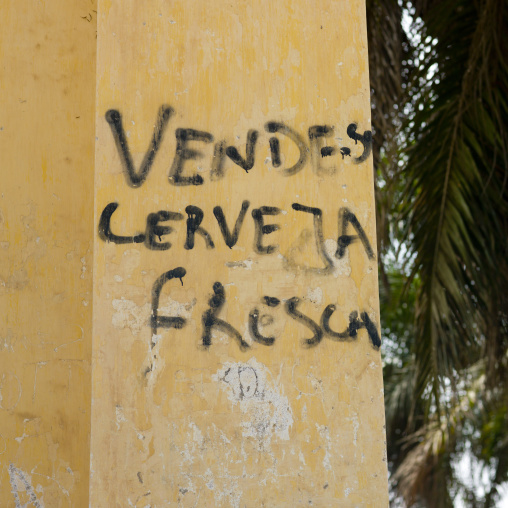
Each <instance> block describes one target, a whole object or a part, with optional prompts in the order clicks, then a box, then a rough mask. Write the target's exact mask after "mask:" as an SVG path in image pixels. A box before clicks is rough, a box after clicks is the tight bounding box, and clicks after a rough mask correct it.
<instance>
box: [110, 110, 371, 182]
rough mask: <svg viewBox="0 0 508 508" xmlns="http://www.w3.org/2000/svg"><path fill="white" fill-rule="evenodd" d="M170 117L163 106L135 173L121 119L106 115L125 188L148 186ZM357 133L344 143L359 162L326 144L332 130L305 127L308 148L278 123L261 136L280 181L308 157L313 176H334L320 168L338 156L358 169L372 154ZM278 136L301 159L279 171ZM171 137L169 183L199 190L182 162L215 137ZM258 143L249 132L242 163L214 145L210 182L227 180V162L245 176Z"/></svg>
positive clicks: (184, 133)
mask: <svg viewBox="0 0 508 508" xmlns="http://www.w3.org/2000/svg"><path fill="white" fill-rule="evenodd" d="M173 114H174V110H173V108H172V107H170V106H167V105H162V106H161V107H160V108H159V111H158V114H157V119H156V122H155V126H154V131H153V135H152V139H151V141H150V145H149V147H148V150H147V151H146V153H145V156H144V158H143V161H142V162H141V164H140V167H139V169H138V170H136V169H135V167H134V163H133V160H132V155H131V152H130V149H129V144H128V142H127V135H126V133H125V130H124V127H123V122H122V115H121V113H120V112H119V111H118V110H116V109H110V110H108V111H107V112H106V121H107V122H108V124H109V126H110V128H111V132H112V133H113V137H114V139H115V144H116V147H117V150H118V153H119V156H120V161H121V164H122V168H123V171H124V175H125V179H126V181H127V184H128V185H129V186H131V187H140V186H141V185H142V184H143V183H144V181H145V180H146V178H147V176H148V173H149V172H150V169H151V167H152V164H153V161H154V159H155V156H156V155H157V152H158V150H159V148H160V146H161V143H162V140H163V137H164V133H165V131H166V128H167V126H168V122H169V120H170V118H171V117H172V116H173ZM357 129H358V126H357V124H356V123H350V124H349V125H348V126H347V129H346V132H347V135H348V137H349V138H350V139H352V140H353V141H354V142H355V144H358V142H360V143H361V144H362V145H363V152H362V153H361V154H360V155H359V156H358V157H353V156H352V155H351V148H349V147H347V146H334V145H332V144H329V143H330V142H331V141H332V138H333V137H334V127H333V126H331V125H312V126H311V127H309V129H308V133H307V138H308V142H307V140H306V139H305V138H304V136H302V135H301V134H299V133H298V132H296V131H295V130H294V129H292V128H291V127H289V126H288V125H286V124H284V123H282V122H267V123H265V125H264V130H265V131H266V132H267V133H269V134H272V136H271V137H270V138H269V140H268V143H269V147H270V153H271V161H272V165H273V167H274V168H277V169H279V171H280V173H281V174H282V175H284V176H292V175H296V174H297V173H298V172H300V171H301V170H302V169H303V168H304V166H305V165H306V164H307V161H308V160H309V155H310V159H311V161H312V166H313V170H314V172H315V173H317V174H318V175H330V174H333V173H335V171H336V168H335V167H327V168H325V167H323V165H322V164H321V159H322V158H325V157H331V156H333V155H335V154H340V156H341V157H342V159H344V157H352V161H353V163H354V164H360V163H361V162H363V161H365V160H366V159H367V158H368V157H369V155H370V153H371V151H372V132H371V131H369V130H367V131H365V132H364V133H363V134H360V133H358V132H357ZM277 136H279V137H277ZM281 136H283V137H286V138H288V139H289V140H291V141H292V143H294V145H295V146H296V148H297V150H298V154H299V157H298V160H297V161H295V162H294V164H293V165H291V166H288V167H281V166H282V162H281V160H282V157H281V150H280V141H279V138H280V137H281ZM175 137H176V151H175V155H174V158H173V162H172V164H171V166H170V169H169V173H168V180H169V183H170V184H172V185H176V186H185V185H203V183H204V180H203V177H202V176H201V175H199V174H198V173H194V174H187V171H186V168H185V164H186V161H189V160H196V159H200V158H203V157H204V154H203V153H202V152H201V151H199V150H197V149H196V143H202V144H203V143H204V144H210V143H213V142H214V141H215V140H214V136H213V134H211V133H210V132H205V131H200V130H196V129H190V128H177V129H176V130H175ZM258 138H259V131H258V130H256V129H250V130H249V131H248V132H247V136H246V145H245V157H244V156H242V155H241V154H240V151H239V150H238V148H237V147H235V146H232V145H228V143H227V141H226V140H224V139H223V140H219V141H216V142H215V143H214V145H213V146H214V149H213V156H212V158H211V162H210V180H212V181H213V180H220V179H221V178H223V177H224V176H225V162H226V160H227V159H229V160H231V161H232V162H233V163H234V164H235V165H237V166H238V167H240V168H242V169H243V170H244V171H245V172H246V173H248V172H249V171H250V170H251V169H253V167H254V163H255V159H256V147H257V143H258ZM325 142H326V143H327V144H326V146H324V143H325ZM190 171H191V170H190Z"/></svg>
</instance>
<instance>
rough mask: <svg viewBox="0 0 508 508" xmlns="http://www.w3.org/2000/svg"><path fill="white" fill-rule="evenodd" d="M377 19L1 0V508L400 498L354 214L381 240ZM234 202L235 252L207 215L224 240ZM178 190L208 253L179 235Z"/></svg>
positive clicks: (327, 8)
mask: <svg viewBox="0 0 508 508" xmlns="http://www.w3.org/2000/svg"><path fill="white" fill-rule="evenodd" d="M364 8H365V7H364V3H363V2H362V1H360V0H354V1H345V0H337V1H334V2H332V1H329V0H326V1H323V2H321V3H319V4H318V5H317V4H315V3H313V2H306V1H303V0H298V1H293V2H289V3H286V2H280V1H270V2H269V1H267V0H263V1H260V2H243V1H242V2H234V3H233V2H225V1H223V0H217V1H215V2H207V3H205V2H202V1H195V2H188V1H174V2H167V1H162V0H151V1H148V0H138V1H133V0H125V1H122V2H112V1H106V0H103V1H102V2H101V3H100V5H99V8H98V9H97V7H96V5H95V0H92V1H90V0H87V1H85V0H80V1H76V2H64V1H62V0H45V1H44V0H40V1H35V2H27V1H26V0H18V1H17V2H11V1H6V2H3V4H2V18H3V20H2V30H1V31H0V66H1V67H0V72H1V79H0V91H1V98H0V157H1V158H0V164H1V166H0V167H1V177H2V184H1V189H0V308H1V309H2V313H1V317H0V506H2V507H3V506H6V507H18V506H35V507H38V506H40V507H43V506H45V507H60V506H72V507H75V506H80V507H81V506H88V505H89V504H90V506H93V507H110V506H119V507H124V506H143V507H146V506H152V507H155V506H167V505H178V506H277V507H279V506H281V507H282V506H291V507H292V506H300V505H305V506H309V505H313V506H376V507H377V506H386V505H387V478H386V460H385V444H384V425H383V424H384V407H383V395H382V374H381V359H380V353H379V349H378V348H377V347H375V344H374V343H375V342H376V332H372V329H371V330H370V332H369V333H368V331H367V329H366V328H365V326H364V325H365V323H367V322H372V326H374V327H375V328H377V331H379V308H378V297H377V271H376V260H375V256H374V255H375V253H373V255H369V250H368V249H367V248H366V246H365V244H364V243H363V242H362V241H361V240H360V239H358V238H356V236H358V231H356V230H355V227H354V224H352V223H351V221H350V222H349V224H347V230H346V231H343V232H342V222H341V221H342V220H343V218H344V213H345V210H346V209H347V210H348V211H349V212H351V213H352V214H354V217H356V218H357V220H358V221H359V223H360V224H361V225H362V226H363V228H364V230H365V234H366V237H367V239H368V241H369V242H370V245H371V246H372V248H373V249H374V250H375V244H376V242H375V223H374V220H375V214H374V206H373V204H374V203H373V182H372V162H371V157H370V156H369V153H368V149H365V146H366V147H368V146H369V141H368V138H369V137H368V131H369V129H370V112H369V108H370V106H369V86H368V67H367V48H366V33H365V12H364ZM97 10H99V15H98V19H97V13H96V11H97ZM96 37H97V38H96ZM96 51H97V61H96ZM96 62H97V71H98V72H97V75H96V73H95V71H96ZM161 108H162V109H161ZM170 108H171V109H170ZM108 111H109V113H108ZM158 111H166V115H167V116H168V117H169V118H166V119H164V120H161V119H160V118H159V119H158V117H157V113H158ZM117 112H118V113H117ZM119 114H120V115H121V117H122V129H123V132H124V134H125V139H124V140H119V139H116V141H115V135H114V133H115V132H116V131H115V129H116V128H117V127H118V125H119V124H118V122H119V116H118V115H119ZM166 120H167V123H164V122H165V121H166ZM157 123H159V126H162V127H161V130H162V131H163V132H162V135H161V137H160V144H159V146H158V149H157V150H156V153H155V157H154V158H153V164H152V165H151V166H150V168H149V171H148V173H147V175H146V179H145V180H144V181H138V182H134V184H133V182H132V181H131V182H130V185H129V181H130V180H129V177H128V174H127V172H126V170H125V161H122V150H124V148H125V150H127V145H128V151H129V153H130V154H131V155H132V160H133V167H134V168H135V171H139V168H140V166H141V165H142V163H143V162H142V161H143V160H144V158H145V154H146V152H147V148H148V147H149V146H150V142H151V139H152V138H153V137H154V125H155V124H157ZM162 124H164V125H162ZM275 124H279V131H280V132H278V133H273V132H269V131H270V130H274V128H273V127H274V126H275ZM281 124H283V125H285V126H287V127H288V128H289V129H290V130H287V129H286V130H284V129H282V130H281V128H280V125H281ZM115 125H116V126H117V127H115ZM270 125H271V126H270ZM316 125H317V126H323V125H327V126H329V127H333V131H332V130H330V131H329V132H330V136H329V137H319V136H318V138H314V139H310V137H312V136H310V137H309V128H310V127H312V126H316ZM352 125H355V126H356V128H353V129H352V130H351V126H352ZM348 127H349V130H348ZM177 129H193V130H194V131H201V132H202V133H208V134H201V135H199V133H196V132H187V145H186V146H183V145H182V146H181V147H180V148H182V149H184V150H185V149H187V150H197V151H199V152H201V153H202V158H198V159H194V158H193V157H194V155H193V154H192V153H191V152H188V151H187V152H185V151H184V152H181V151H180V155H182V153H183V156H184V157H185V156H186V155H187V156H188V157H190V159H189V160H186V161H183V162H182V173H181V175H180V176H183V177H184V178H185V177H193V178H194V181H195V183H197V184H198V185H175V184H177V183H179V182H178V174H177V173H178V172H176V173H175V168H176V166H177V164H176V163H175V156H176V154H177V133H180V134H181V133H182V131H177ZM355 129H356V130H355ZM253 130H255V131H257V132H258V138H257V142H256V143H255V148H254V150H253V161H252V167H250V169H248V172H246V171H245V170H244V169H242V168H241V167H240V166H239V165H238V164H236V163H235V162H234V161H233V160H232V158H231V157H233V158H234V156H233V155H231V154H232V152H231V150H230V151H229V154H230V155H231V157H230V155H228V154H227V153H226V151H225V148H226V147H228V146H229V147H236V148H237V150H238V153H239V154H240V155H241V156H243V157H245V156H246V154H245V150H246V148H245V145H246V139H247V137H248V136H250V137H251V140H252V139H253V138H252V132H251V134H248V133H249V131H253ZM318 131H319V129H318ZM321 132H322V130H321ZM348 132H349V133H348ZM288 133H289V136H288ZM155 134H156V136H155V137H157V132H156V131H155ZM360 135H361V136H362V137H361V138H360V137H358V136H360ZM192 137H194V138H196V137H200V138H201V140H196V139H190V138H192ZM291 137H292V138H293V140H291V139H290V138H291ZM212 138H213V140H212ZM270 138H276V139H277V140H278V141H279V143H280V159H281V160H280V165H278V164H277V162H276V160H275V158H274V154H273V153H272V151H271V150H270ZM295 140H297V141H298V143H300V148H297V143H295ZM122 143H123V146H124V148H122V146H121V145H122ZM180 143H184V141H183V138H182V137H181V136H180ZM222 143H223V144H222ZM272 143H273V141H272ZM364 145H365V146H364ZM94 146H95V153H94ZM221 146H222V147H223V149H224V150H223V153H222V158H221V156H220V147H221ZM322 147H325V151H324V154H325V155H326V154H328V155H326V156H322V155H321V148H322ZM326 147H328V148H326ZM327 150H328V151H327ZM341 151H342V153H341ZM348 151H349V152H348ZM362 153H363V154H364V155H365V159H366V160H364V161H363V160H358V159H359V158H360V159H361V155H362ZM214 154H215V156H214ZM299 157H301V159H302V165H301V167H300V168H299V171H298V172H296V170H294V171H295V174H293V175H288V174H286V173H287V169H288V168H290V167H291V166H294V164H295V163H296V162H297V161H298V159H299ZM176 162H178V157H176ZM196 175H199V177H196ZM200 179H202V181H203V183H202V184H200V183H201V180H200ZM180 183H181V182H180ZM184 183H186V182H185V181H184ZM94 200H95V201H94ZM246 201H248V202H249V203H248V205H247V203H245V202H246ZM115 203H116V204H117V205H118V206H116V205H115ZM242 204H244V206H245V207H246V208H247V210H246V213H245V217H244V220H243V224H242V225H241V227H240V228H239V234H238V238H236V242H231V243H234V245H231V247H232V248H229V247H228V246H227V245H226V243H225V240H224V238H223V234H222V233H221V229H220V227H219V222H218V220H217V218H216V215H220V213H219V212H220V210H217V209H216V208H215V207H219V206H220V207H221V210H222V212H223V214H224V216H225V220H226V222H227V226H228V227H229V230H230V232H232V231H233V228H234V224H235V221H236V219H237V217H238V214H239V212H240V210H241V207H242ZM189 205H192V206H195V207H198V208H199V209H200V210H201V211H202V212H203V213H204V217H203V220H202V223H201V224H200V225H201V227H202V228H204V229H205V230H206V232H207V233H208V234H209V235H210V237H211V238H212V240H213V243H214V248H206V245H205V239H204V236H203V230H198V231H197V233H196V234H195V244H194V246H193V248H190V247H191V245H190V244H189V243H187V247H188V248H187V249H186V248H185V247H184V246H185V244H186V241H187V242H189V241H190V240H187V239H186V229H187V227H188V226H187V219H188V216H189V215H188V213H187V212H193V215H191V219H192V218H195V213H196V212H197V209H194V210H191V209H188V208H187V207H188V206H189ZM262 207H274V208H277V210H272V213H273V215H270V214H265V215H264V216H263V217H264V222H265V225H269V224H277V225H278V226H279V229H278V230H276V231H274V232H272V233H270V234H265V235H261V236H259V229H260V227H261V223H260V220H261V216H260V214H261V215H262V214H263V213H265V212H269V210H267V209H263V208H262ZM302 207H313V208H314V209H316V210H314V211H315V212H316V213H318V212H317V209H319V210H320V212H319V213H320V216H317V217H315V216H314V215H313V214H312V213H309V212H311V210H310V209H309V208H302ZM214 209H215V210H214ZM108 210H109V212H110V216H111V217H110V223H109V228H107V227H105V225H107V221H106V218H107V217H106V216H107V215H108V213H107V211H108ZM254 210H257V212H256V211H254ZM340 210H342V215H340V213H339V211H340ZM105 211H106V213H105ZM159 211H163V212H173V215H171V216H168V215H166V214H165V213H162V214H159V215H158V217H156V216H155V215H154V214H156V213H157V212H159ZM253 211H254V216H253ZM214 212H215V214H214ZM150 214H151V215H150ZM177 214H181V217H180V216H178V215H177ZM101 217H102V219H103V220H102V226H103V227H102V230H101V233H99V230H100V227H99V224H100V223H101ZM168 217H169V218H170V219H171V220H169V221H168V220H166V219H168ZM347 217H348V216H347V212H346V218H347ZM352 217H353V216H352V215H350V216H349V218H350V219H351V220H353V222H354V219H352ZM147 220H148V222H149V223H150V221H152V233H153V234H152V235H151V236H150V231H151V230H150V226H148V230H147ZM157 220H158V221H159V223H158V224H155V222H157ZM163 226H165V227H172V228H173V231H171V232H169V231H168V230H157V227H163ZM320 228H322V238H321V237H320V235H319V234H318V233H319V229H320ZM265 232H267V230H265ZM111 234H116V235H122V236H127V237H133V236H136V235H137V238H136V241H135V242H131V243H115V241H116V242H118V241H119V239H118V238H116V239H115V238H112V237H111ZM341 234H343V236H342V239H341V240H339V237H340V236H341ZM143 235H144V236H143ZM256 235H258V237H257V236H256ZM101 236H102V238H101ZM352 236H354V237H355V238H353V237H352ZM107 237H109V240H110V241H105V240H108V238H107ZM111 240H113V241H111ZM123 241H124V242H130V240H129V239H124V240H123ZM165 242H170V243H171V244H172V245H171V247H170V248H169V249H166V250H161V249H164V247H160V246H159V247H157V245H160V244H163V243H165ZM338 244H341V245H342V246H343V252H342V253H341V254H342V255H337V246H338ZM260 245H262V246H269V245H273V246H277V247H276V248H274V249H273V250H274V252H271V253H263V252H262V250H261V249H260ZM154 249H158V250H154ZM92 267H93V277H92ZM175 269H176V270H175ZM182 269H185V273H184V272H183V271H182ZM171 270H173V271H172V272H171ZM168 271H169V272H170V275H171V274H172V275H173V276H174V278H173V279H171V280H169V281H167V282H166V283H165V284H163V285H161V291H160V297H159V301H158V303H157V298H154V295H153V293H154V284H155V283H156V281H157V280H158V279H159V277H160V276H161V275H163V274H164V273H167V272H168ZM180 279H181V280H180ZM214 283H220V285H217V284H216V285H215V292H216V294H215V297H214V298H212V297H213V295H214V290H213V287H214ZM92 285H93V286H92ZM221 291H223V292H224V293H223V294H224V297H223V298H222V299H221ZM266 296H269V297H272V299H271V300H267V299H265V297H266ZM223 300H225V301H223ZM268 303H270V304H271V306H270V305H268ZM213 305H216V306H218V307H220V308H218V309H217V310H216V311H215V312H214V311H213ZM330 305H333V306H334V307H333V308H332V309H331V308H330V307H329V306H330ZM154 306H155V309H156V313H157V315H158V320H157V321H155V324H156V325H157V329H156V330H152V327H153V326H154V315H153V314H154V312H153V308H154ZM326 308H328V309H329V310H330V311H331V310H333V309H335V310H334V312H333V313H332V314H331V317H330V320H329V326H330V327H331V328H332V329H333V330H335V331H336V332H339V331H340V332H342V337H340V338H337V337H335V338H334V337H333V336H332V335H330V334H329V333H328V334H327V333H322V331H323V329H324V328H325V326H326V323H323V322H322V318H323V316H325V317H326V312H325V309H326ZM92 313H93V316H92ZM299 313H301V314H299ZM355 313H357V314H355ZM363 313H365V314H363ZM302 315H304V316H306V318H304V317H302ZM365 315H366V316H367V317H365ZM169 316H173V317H175V316H176V317H179V318H180V320H181V321H180V324H182V323H183V320H185V323H184V326H182V327H181V328H171V329H170V328H165V327H164V325H165V323H167V319H166V321H164V319H165V317H166V318H167V317H169ZM207 316H208V321H207V319H206V317H207ZM213 318H215V319H216V321H215V322H214V321H213ZM309 319H310V320H312V322H313V323H314V324H312V323H311V322H310V321H309ZM221 320H222V321H221ZM325 321H326V320H325ZM207 322H208V323H209V324H210V323H211V324H215V325H217V324H218V325H219V326H214V327H213V329H212V330H211V333H210V334H209V336H208V337H207V338H205V339H203V330H204V329H205V328H206V324H207ZM224 322H227V323H229V325H230V326H232V327H234V329H235V330H236V331H237V336H235V335H234V334H235V332H232V330H231V329H228V328H226V325H224ZM348 325H349V327H348ZM92 327H93V333H92ZM358 327H359V329H358V330H356V332H357V333H356V334H355V329H356V328H358ZM256 328H257V332H256ZM154 331H155V332H156V333H155V334H154V333H153V332H154ZM258 333H259V334H261V335H262V336H263V337H264V338H265V339H264V340H265V342H266V341H267V338H271V337H273V339H274V340H273V344H271V345H266V344H263V343H262V340H263V338H262V337H260V335H257V334H258ZM315 333H317V338H316V339H315V343H313V344H312V343H311V344H309V343H306V339H309V338H311V337H312V336H313V334H315ZM240 337H241V339H240ZM92 341H93V346H92ZM207 341H208V342H210V344H208V345H207V344H204V342H205V343H206V342H207ZM240 341H244V342H240ZM268 342H270V341H269V340H268ZM92 359H93V361H92ZM92 371H93V372H92ZM91 393H92V394H93V397H91ZM90 433H91V442H90ZM89 492H90V500H89Z"/></svg>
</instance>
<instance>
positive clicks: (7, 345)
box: [0, 0, 97, 508]
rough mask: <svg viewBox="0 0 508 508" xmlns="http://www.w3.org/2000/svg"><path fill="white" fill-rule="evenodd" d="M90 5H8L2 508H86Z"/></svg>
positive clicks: (3, 46)
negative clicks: (38, 507) (18, 507)
mask: <svg viewBox="0 0 508 508" xmlns="http://www.w3.org/2000/svg"><path fill="white" fill-rule="evenodd" d="M96 9H97V8H96V6H95V1H90V0H86V1H85V0H79V1H73V2H69V1H65V0H46V1H45V0H35V1H27V0H16V1H14V0H12V1H10V0H5V1H2V4H1V9H0V10H1V13H2V27H1V30H0V174H1V184H0V309H1V311H0V506H2V507H6V508H7V507H14V506H27V507H33V506H36V507H37V506H41V507H42V506H45V507H46V508H53V507H71V506H72V507H78V506H88V487H89V455H90V453H89V434H90V358H91V318H92V271H91V268H92V248H93V234H94V225H93V216H92V213H91V211H92V208H93V167H94V129H95V125H94V120H95V119H94V111H95V109H94V105H95V53H96V19H97V18H96V12H95V11H96Z"/></svg>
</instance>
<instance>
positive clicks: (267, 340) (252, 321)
mask: <svg viewBox="0 0 508 508" xmlns="http://www.w3.org/2000/svg"><path fill="white" fill-rule="evenodd" d="M185 274H186V271H185V268H182V267H178V268H175V269H173V270H169V271H168V272H165V273H164V274H162V275H161V276H160V277H159V278H158V279H157V280H156V281H155V283H154V285H153V288H152V316H151V320H150V324H151V328H152V336H153V335H157V333H158V329H159V328H177V329H181V328H183V327H184V326H185V324H186V320H185V319H184V318H182V317H178V316H159V315H158V307H159V299H160V294H161V290H162V288H163V286H164V285H165V284H166V283H167V282H169V281H170V280H172V279H175V278H179V279H180V281H181V282H182V285H183V277H184V276H185ZM225 303H226V291H225V289H224V286H223V285H222V284H221V283H220V282H215V283H214V284H213V294H212V295H211V296H210V299H209V300H208V307H209V308H208V309H207V310H205V312H204V313H203V315H202V318H201V322H202V326H203V334H202V336H201V344H202V346H203V347H204V348H209V347H210V346H211V345H212V330H213V329H214V328H217V329H218V330H219V331H221V332H223V333H225V334H226V335H228V336H230V337H231V338H233V339H235V340H236V342H237V343H238V346H239V348H240V350H241V351H246V350H247V349H249V348H250V347H251V346H250V345H249V343H248V342H246V341H245V340H244V339H243V337H242V335H241V333H240V332H239V331H238V330H237V329H236V328H234V327H233V326H232V325H231V324H230V323H228V322H227V321H225V320H223V319H221V318H220V317H219V313H220V311H221V309H222V308H223V307H224V304H225ZM262 303H263V304H264V305H266V306H267V307H269V308H276V307H278V306H279V305H280V303H281V301H280V300H279V299H278V298H276V297H273V296H264V297H263V298H262ZM300 304H301V300H300V298H298V297H296V296H294V297H292V298H289V299H288V300H286V301H285V302H284V310H285V311H286V314H287V315H288V316H290V317H291V318H292V319H293V320H295V321H296V322H298V323H300V324H301V325H303V326H305V327H306V328H308V329H309V330H310V332H311V333H312V337H306V338H304V339H303V340H302V345H303V346H304V347H306V348H313V347H316V346H317V345H318V344H319V343H320V342H321V341H322V339H323V338H324V337H327V338H329V339H331V340H333V341H354V340H356V339H357V336H358V330H361V329H365V330H366V331H367V335H368V337H369V340H370V343H371V345H372V346H373V347H374V348H375V349H379V347H380V346H381V339H380V337H379V333H378V331H377V328H376V325H375V324H374V323H373V322H372V320H371V319H370V317H369V315H368V314H367V313H366V312H361V313H360V317H358V312H356V311H353V312H351V313H350V314H349V325H348V327H347V329H346V330H344V331H343V332H335V331H334V330H332V329H331V327H330V318H331V316H332V315H333V313H334V312H335V310H336V306H335V305H328V306H327V307H326V308H325V309H324V311H323V312H322V314H321V320H320V324H318V323H316V322H315V321H314V320H313V319H311V318H310V317H309V316H306V315H305V314H303V313H302V312H300V311H299V310H298V306H299V305H300ZM273 322H274V317H273V316H272V315H270V314H261V313H260V311H259V308H258V307H255V308H254V309H252V310H251V311H250V312H249V315H248V323H249V332H250V335H251V338H252V340H253V342H255V343H257V344H261V345H263V346H273V345H274V343H275V341H276V339H277V338H276V337H275V336H269V337H265V336H264V335H262V334H261V332H260V330H259V325H260V323H262V324H263V326H268V325H271V324H272V323H273ZM154 345H155V344H154V342H153V339H152V347H153V346H154Z"/></svg>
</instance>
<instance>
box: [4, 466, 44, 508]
mask: <svg viewBox="0 0 508 508" xmlns="http://www.w3.org/2000/svg"><path fill="white" fill-rule="evenodd" d="M9 480H10V482H11V492H12V495H13V497H14V503H15V504H16V508H25V507H28V506H29V505H33V506H35V508H44V503H43V502H42V501H39V500H38V499H37V496H36V495H35V491H34V489H33V487H32V482H31V480H32V478H31V476H30V475H28V474H27V473H25V472H24V471H22V470H21V469H19V468H17V467H15V466H14V464H12V463H11V464H9ZM25 498H28V499H27V502H26V503H25V502H23V504H21V502H22V500H23V501H24V499H25Z"/></svg>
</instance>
